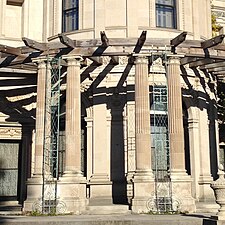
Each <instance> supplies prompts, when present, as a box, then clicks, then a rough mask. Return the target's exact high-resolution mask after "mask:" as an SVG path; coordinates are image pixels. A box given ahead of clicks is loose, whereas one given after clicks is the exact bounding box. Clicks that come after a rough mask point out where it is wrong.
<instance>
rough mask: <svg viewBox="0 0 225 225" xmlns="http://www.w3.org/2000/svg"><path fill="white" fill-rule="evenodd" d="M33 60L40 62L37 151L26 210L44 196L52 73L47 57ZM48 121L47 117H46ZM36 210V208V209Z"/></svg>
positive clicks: (36, 130) (29, 184) (25, 205)
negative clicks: (45, 143) (47, 103)
mask: <svg viewBox="0 0 225 225" xmlns="http://www.w3.org/2000/svg"><path fill="white" fill-rule="evenodd" d="M33 62H35V63H37V64H38V74H37V76H38V77H37V101H36V123H35V152H34V171H33V176H32V177H31V178H30V179H28V180H27V199H26V201H25V203H24V209H25V211H32V210H34V209H35V208H34V207H35V206H34V204H35V203H37V202H39V199H40V198H41V196H42V187H43V177H42V176H43V171H42V168H43V152H44V133H45V119H46V118H45V116H46V107H45V105H46V104H45V101H46V94H47V93H48V91H46V89H47V87H48V85H47V80H49V81H50V79H49V78H48V76H49V75H51V71H50V67H49V66H48V64H47V59H46V58H37V59H34V60H33ZM46 122H48V121H47V119H46ZM35 210H36V209H35Z"/></svg>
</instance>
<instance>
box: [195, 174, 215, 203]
mask: <svg viewBox="0 0 225 225" xmlns="http://www.w3.org/2000/svg"><path fill="white" fill-rule="evenodd" d="M212 181H213V179H212V177H211V176H210V175H208V176H200V177H199V180H198V184H199V202H215V201H216V200H215V196H214V192H213V189H212V188H211V187H210V184H211V183H212Z"/></svg>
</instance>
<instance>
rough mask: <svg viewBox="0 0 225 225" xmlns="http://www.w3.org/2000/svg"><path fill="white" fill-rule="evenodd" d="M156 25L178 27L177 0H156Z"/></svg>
mask: <svg viewBox="0 0 225 225" xmlns="http://www.w3.org/2000/svg"><path fill="white" fill-rule="evenodd" d="M156 26H157V27H165V28H174V29H176V28H177V23H176V0H156Z"/></svg>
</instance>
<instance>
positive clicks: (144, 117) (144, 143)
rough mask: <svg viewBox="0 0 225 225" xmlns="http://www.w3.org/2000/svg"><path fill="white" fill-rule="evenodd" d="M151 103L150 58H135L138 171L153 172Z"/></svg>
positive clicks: (140, 172)
mask: <svg viewBox="0 0 225 225" xmlns="http://www.w3.org/2000/svg"><path fill="white" fill-rule="evenodd" d="M150 132H151V131H150V104H149V84H148V58H147V57H146V56H138V57H136V60H135V143H136V172H137V173H139V174H142V173H143V174H149V173H151V137H150Z"/></svg>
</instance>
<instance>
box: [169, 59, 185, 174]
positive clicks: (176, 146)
mask: <svg viewBox="0 0 225 225" xmlns="http://www.w3.org/2000/svg"><path fill="white" fill-rule="evenodd" d="M167 82H168V121H169V138H170V155H171V171H180V172H181V171H183V172H184V171H185V155H184V130H183V113H182V96H181V85H180V59H179V58H178V57H171V58H169V61H168V67H167Z"/></svg>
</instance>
